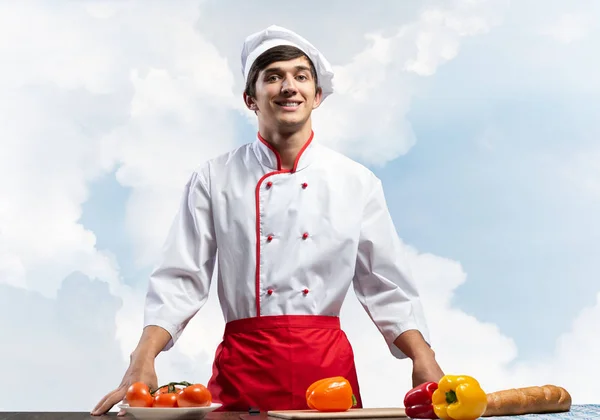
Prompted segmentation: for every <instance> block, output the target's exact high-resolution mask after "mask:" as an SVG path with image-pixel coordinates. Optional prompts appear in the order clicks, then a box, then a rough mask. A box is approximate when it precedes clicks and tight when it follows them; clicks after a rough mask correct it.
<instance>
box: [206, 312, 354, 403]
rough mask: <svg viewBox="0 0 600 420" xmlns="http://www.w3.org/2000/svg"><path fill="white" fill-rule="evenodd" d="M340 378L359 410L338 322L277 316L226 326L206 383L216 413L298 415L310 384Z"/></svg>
mask: <svg viewBox="0 0 600 420" xmlns="http://www.w3.org/2000/svg"><path fill="white" fill-rule="evenodd" d="M331 376H343V377H345V378H346V379H348V381H350V383H351V385H352V390H353V391H354V395H355V397H356V400H357V407H362V401H361V398H360V391H359V387H358V378H357V375H356V368H355V365H354V352H353V351H352V347H351V345H350V342H349V341H348V338H347V337H346V334H345V333H344V332H343V331H342V330H341V328H340V320H339V318H338V317H332V316H316V315H278V316H260V317H253V318H247V319H240V320H236V321H232V322H229V323H227V324H226V326H225V334H224V336H223V341H222V342H221V344H219V347H218V348H217V351H216V355H215V361H214V364H213V374H212V377H211V379H210V381H209V383H208V389H209V390H210V392H211V394H212V396H213V401H214V402H218V403H221V404H223V406H222V407H221V408H219V411H248V410H249V409H250V408H258V409H260V410H261V411H267V410H301V409H308V406H307V405H306V389H307V388H308V387H309V386H310V384H312V383H313V382H314V381H316V380H318V379H322V378H325V377H331Z"/></svg>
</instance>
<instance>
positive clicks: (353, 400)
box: [352, 394, 358, 407]
mask: <svg viewBox="0 0 600 420" xmlns="http://www.w3.org/2000/svg"><path fill="white" fill-rule="evenodd" d="M356 404H358V401H356V397H355V396H354V394H352V407H355V406H356Z"/></svg>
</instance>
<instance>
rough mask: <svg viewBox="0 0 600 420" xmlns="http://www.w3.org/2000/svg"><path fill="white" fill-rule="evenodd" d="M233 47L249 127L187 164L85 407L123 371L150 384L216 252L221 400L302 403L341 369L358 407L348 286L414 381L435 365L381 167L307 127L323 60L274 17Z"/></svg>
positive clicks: (325, 88)
mask: <svg viewBox="0 0 600 420" xmlns="http://www.w3.org/2000/svg"><path fill="white" fill-rule="evenodd" d="M241 59H242V60H241V61H242V71H243V75H244V79H245V81H246V88H245V91H244V95H243V97H244V101H245V104H246V106H247V107H248V109H249V110H251V111H252V112H254V113H255V114H256V117H257V119H258V133H257V135H256V138H255V139H254V140H253V141H251V142H249V143H248V144H245V145H243V146H241V147H238V148H236V149H235V150H232V151H231V152H229V153H227V154H224V155H222V156H219V157H216V158H214V159H211V160H209V161H207V162H206V163H204V164H202V165H201V166H199V167H198V168H197V169H196V170H195V171H194V172H193V173H192V174H191V177H190V178H189V181H188V182H187V184H186V186H185V191H184V193H183V195H182V198H181V202H180V207H179V211H178V213H177V215H176V216H175V219H174V222H173V224H172V226H171V229H170V232H169V234H168V237H167V240H166V244H165V246H164V250H163V253H162V258H161V260H160V261H159V264H158V266H157V267H156V269H155V270H154V271H153V273H152V275H151V278H150V282H149V289H148V293H147V300H146V307H145V327H144V330H143V333H142V336H141V338H140V341H139V343H138V345H137V347H136V349H135V350H134V351H133V353H132V354H131V360H130V366H129V369H128V370H127V372H126V373H125V376H124V378H123V380H122V382H121V384H120V386H119V387H118V388H117V389H115V390H114V391H112V392H111V393H109V394H107V395H106V396H105V397H104V398H103V399H102V400H101V401H100V402H99V403H98V405H97V406H96V408H95V409H94V410H93V412H92V414H102V413H105V412H106V411H108V410H109V409H110V408H111V407H112V406H113V405H114V404H115V403H117V402H118V401H120V400H122V399H123V398H124V396H125V393H126V390H127V388H128V386H129V385H130V384H131V383H133V382H136V381H144V382H146V383H147V384H149V385H150V386H151V387H155V386H157V378H156V373H155V370H154V360H155V358H156V356H157V355H158V354H159V353H160V352H162V351H167V350H169V349H170V348H171V347H172V346H173V345H174V344H175V343H176V341H177V340H178V338H179V337H180V336H181V333H182V332H183V330H184V328H185V326H186V324H187V323H188V321H189V320H190V319H191V318H192V317H193V316H194V315H195V314H196V313H197V312H198V311H199V310H200V309H201V308H202V307H203V305H204V304H205V303H206V300H207V298H208V295H209V289H210V287H211V279H212V277H213V272H214V270H215V268H216V266H217V265H218V270H217V272H218V276H217V285H216V286H217V287H218V296H219V301H220V304H221V308H222V312H223V316H224V319H225V322H226V325H225V330H224V335H223V340H222V342H221V343H220V345H219V346H218V348H217V350H216V355H215V358H214V364H213V371H212V376H211V378H210V380H208V385H207V386H208V388H209V390H210V391H211V393H212V396H213V401H214V402H219V403H222V404H223V406H222V410H228V411H231V410H235V411H247V410H248V409H250V408H251V407H254V408H258V409H260V410H273V409H304V408H307V406H306V397H305V392H306V389H307V388H308V386H309V385H310V384H311V383H312V382H314V381H316V380H318V379H321V378H324V377H330V376H344V377H345V378H347V379H348V380H349V381H350V383H351V384H352V387H353V390H354V393H355V395H356V398H357V400H358V405H357V407H362V400H361V397H360V388H359V383H358V378H357V372H356V368H355V364H354V355H353V351H352V347H351V344H350V343H349V341H348V338H347V337H346V335H345V333H344V332H343V330H342V329H341V328H340V319H339V315H340V309H341V307H342V303H343V302H344V298H345V296H346V293H347V291H348V290H349V288H350V286H352V288H353V289H354V293H355V294H356V296H357V298H358V300H359V301H360V303H361V304H362V307H363V308H364V310H365V311H366V312H367V314H368V315H369V317H370V318H371V319H372V320H373V322H374V324H375V325H376V327H377V328H378V330H379V331H380V333H381V334H382V338H383V340H382V343H383V342H385V343H387V346H388V348H389V351H390V353H391V355H393V356H394V357H396V358H400V359H402V358H410V359H411V360H412V363H413V375H412V380H413V385H417V384H420V383H422V382H426V381H430V380H431V381H438V380H439V379H440V378H441V377H442V376H443V372H442V370H441V369H440V367H439V365H438V364H437V362H436V359H435V356H434V353H433V351H432V349H431V348H430V346H429V344H428V332H427V326H426V322H425V318H424V316H423V309H422V305H421V301H420V298H419V294H418V292H417V289H416V287H415V283H414V281H413V279H411V277H410V274H409V271H408V267H407V256H406V255H405V254H404V252H403V247H402V245H401V242H400V240H399V238H398V235H397V233H396V231H395V228H394V225H393V222H392V218H391V217H390V214H389V212H388V209H387V205H386V201H385V198H384V191H383V188H382V184H381V181H380V180H379V179H378V178H377V177H376V176H375V175H374V174H373V173H372V172H371V171H370V170H368V169H367V168H366V167H364V166H362V165H360V164H359V163H357V162H354V161H353V160H351V159H349V158H347V157H345V156H343V155H341V154H339V153H337V152H335V151H333V150H331V149H329V148H327V147H325V146H324V145H323V144H321V142H320V140H323V141H326V140H327V139H322V138H320V137H319V134H318V132H314V131H313V128H312V124H311V113H312V111H313V110H314V109H316V108H318V107H319V105H320V104H321V103H322V102H323V101H324V100H325V99H326V98H327V97H328V96H329V95H331V94H332V93H333V72H332V67H331V65H330V64H329V62H328V61H327V60H326V58H325V57H324V56H323V54H322V53H321V52H319V50H317V49H316V48H315V47H314V46H313V45H312V44H311V43H310V42H308V41H307V40H306V39H304V38H303V37H301V36H299V35H298V34H296V33H294V32H292V31H290V30H287V29H285V28H281V27H278V26H271V27H268V28H267V29H265V30H263V31H260V32H258V33H255V34H252V35H250V36H249V37H248V38H247V39H246V40H245V42H244V45H243V49H242V57H241ZM215 141H218V139H215ZM198 339H199V340H201V339H202V338H201V337H199V338H198ZM398 392H399V397H398V398H399V400H400V398H402V395H400V394H401V390H399V391H398Z"/></svg>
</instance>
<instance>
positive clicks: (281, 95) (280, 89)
mask: <svg viewBox="0 0 600 420" xmlns="http://www.w3.org/2000/svg"><path fill="white" fill-rule="evenodd" d="M245 100H246V104H247V105H248V107H249V108H250V109H251V110H253V111H255V112H256V115H257V116H258V120H259V123H260V124H261V125H262V126H263V127H265V128H269V129H273V130H279V131H285V132H290V131H294V130H300V129H301V128H302V127H304V126H305V125H306V124H307V123H308V122H309V120H310V116H311V113H312V110H313V109H316V108H317V107H318V106H319V105H320V103H321V90H320V89H318V88H317V86H316V80H315V78H314V76H313V74H312V72H311V68H310V62H309V61H308V59H307V58H306V57H298V58H294V59H292V60H286V61H277V62H274V63H271V64H269V65H268V66H266V67H265V68H264V69H263V70H261V71H260V72H259V74H258V78H257V80H256V84H255V91H254V97H253V98H251V97H249V96H247V95H245Z"/></svg>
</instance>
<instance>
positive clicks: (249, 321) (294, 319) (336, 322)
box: [225, 315, 340, 334]
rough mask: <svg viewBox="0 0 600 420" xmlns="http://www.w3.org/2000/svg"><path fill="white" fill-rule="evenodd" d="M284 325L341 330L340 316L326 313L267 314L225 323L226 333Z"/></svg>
mask: <svg viewBox="0 0 600 420" xmlns="http://www.w3.org/2000/svg"><path fill="white" fill-rule="evenodd" d="M282 327H283V328H285V327H290V328H317V329H328V330H339V329H340V318H339V317H337V316H325V315H267V316H259V317H251V318H242V319H236V320H234V321H230V322H228V323H227V324H225V334H231V333H240V332H248V331H256V330H264V329H271V328H282Z"/></svg>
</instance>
